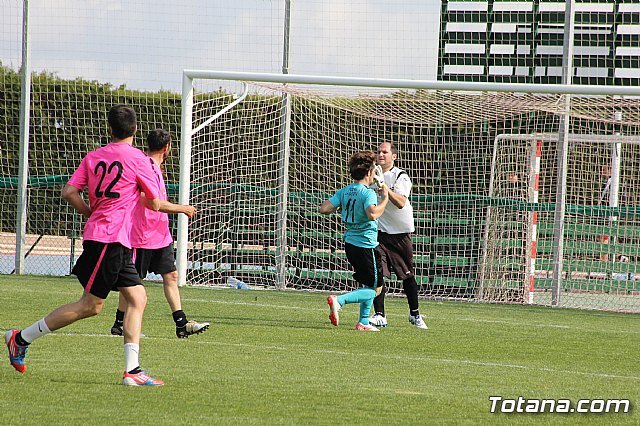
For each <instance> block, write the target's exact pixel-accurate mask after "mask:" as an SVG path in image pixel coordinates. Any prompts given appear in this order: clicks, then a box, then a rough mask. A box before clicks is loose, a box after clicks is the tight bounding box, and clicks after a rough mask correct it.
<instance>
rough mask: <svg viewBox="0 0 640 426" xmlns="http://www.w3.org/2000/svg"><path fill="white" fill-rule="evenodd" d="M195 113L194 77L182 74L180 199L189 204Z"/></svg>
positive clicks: (181, 258) (184, 242) (183, 256)
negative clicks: (193, 116)
mask: <svg viewBox="0 0 640 426" xmlns="http://www.w3.org/2000/svg"><path fill="white" fill-rule="evenodd" d="M192 113H193V79H192V78H190V77H188V76H187V75H186V74H184V75H183V76H182V117H181V121H182V124H181V126H180V184H179V193H178V199H179V201H178V202H179V203H180V204H189V198H190V195H191V182H190V181H191V133H192V123H191V115H192ZM188 225H189V224H188V218H187V216H185V215H183V214H180V215H178V241H177V248H176V268H177V269H178V285H179V286H183V285H185V284H186V283H187V250H188V242H189V229H188Z"/></svg>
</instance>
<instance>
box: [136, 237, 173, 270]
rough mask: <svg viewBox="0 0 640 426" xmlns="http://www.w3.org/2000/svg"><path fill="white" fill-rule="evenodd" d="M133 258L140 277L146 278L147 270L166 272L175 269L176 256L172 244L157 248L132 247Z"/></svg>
mask: <svg viewBox="0 0 640 426" xmlns="http://www.w3.org/2000/svg"><path fill="white" fill-rule="evenodd" d="M133 259H134V262H135V264H136V270H137V271H138V275H139V276H140V278H142V279H144V278H146V276H147V274H148V273H149V272H153V273H154V274H159V275H162V274H166V273H169V272H173V271H175V270H176V257H175V255H174V254H173V244H169V245H168V246H166V247H163V248H159V249H144V248H137V249H134V252H133Z"/></svg>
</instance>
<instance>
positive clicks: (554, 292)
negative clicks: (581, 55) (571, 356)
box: [551, 0, 575, 306]
mask: <svg viewBox="0 0 640 426" xmlns="http://www.w3.org/2000/svg"><path fill="white" fill-rule="evenodd" d="M574 5H575V0H568V1H567V3H566V7H565V12H564V45H563V49H562V50H563V59H562V74H563V75H562V84H563V85H567V86H568V85H571V77H572V75H573V36H574V28H573V27H574V24H575V15H574V13H573V11H574ZM570 120H571V95H569V94H565V95H564V115H563V116H562V117H561V119H560V125H559V129H558V167H557V170H558V183H557V186H556V210H555V216H554V220H553V223H554V230H555V232H554V234H553V283H552V285H551V305H552V306H558V305H559V304H560V289H561V288H562V262H563V256H564V253H563V250H564V216H565V201H566V198H567V162H568V154H569V129H570V126H569V125H570Z"/></svg>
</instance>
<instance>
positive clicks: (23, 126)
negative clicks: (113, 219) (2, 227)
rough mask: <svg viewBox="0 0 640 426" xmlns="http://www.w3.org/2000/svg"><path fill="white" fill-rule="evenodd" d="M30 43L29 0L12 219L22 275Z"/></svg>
mask: <svg viewBox="0 0 640 426" xmlns="http://www.w3.org/2000/svg"><path fill="white" fill-rule="evenodd" d="M30 59H31V43H30V34H29V0H24V3H23V9H22V70H21V71H22V83H21V87H20V90H21V92H20V93H21V95H20V154H19V165H18V212H17V221H16V257H15V271H16V274H24V260H25V246H26V233H27V201H28V192H27V191H28V188H27V182H28V179H29V119H30V116H31V68H30V64H29V63H30Z"/></svg>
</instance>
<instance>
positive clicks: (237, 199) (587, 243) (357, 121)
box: [178, 75, 640, 312]
mask: <svg viewBox="0 0 640 426" xmlns="http://www.w3.org/2000/svg"><path fill="white" fill-rule="evenodd" d="M197 77H198V78H193V80H192V79H191V78H185V81H187V82H188V84H186V85H185V92H184V93H183V127H182V133H183V134H182V140H181V156H182V158H181V185H180V186H181V188H180V191H181V193H180V198H181V202H190V203H191V204H192V205H194V206H195V207H196V208H197V209H198V214H197V215H196V216H195V217H194V218H193V219H192V220H191V221H189V223H188V227H187V226H185V225H186V220H184V221H183V222H182V224H181V225H180V224H179V228H180V230H179V233H178V235H179V241H178V243H179V247H178V259H179V260H178V263H179V268H181V269H182V271H184V272H185V273H184V274H182V276H183V277H184V279H185V280H186V281H187V282H189V283H190V284H195V285H226V283H227V281H228V279H229V277H235V278H237V279H241V280H243V281H245V282H247V283H248V284H249V285H250V286H255V287H277V288H296V289H309V290H333V291H335V290H347V289H350V288H352V287H353V286H354V285H355V282H354V281H353V279H352V277H351V273H352V272H351V268H350V266H349V265H348V263H347V261H346V258H345V255H344V252H343V247H342V233H343V228H342V224H341V223H340V220H339V217H338V216H337V215H335V216H329V217H327V216H321V215H320V214H319V213H318V206H319V205H320V203H321V202H322V201H324V200H325V199H327V198H328V197H329V196H331V195H332V194H333V193H334V192H335V191H336V190H337V189H338V188H340V187H342V186H344V185H346V184H348V183H349V181H350V180H349V177H348V173H347V166H346V164H347V160H348V158H349V156H350V155H351V154H352V153H353V152H354V151H356V150H362V149H371V150H374V151H375V150H376V149H377V147H378V145H379V144H380V143H382V142H393V143H394V144H395V145H396V146H397V147H398V150H399V155H398V160H397V165H398V166H399V167H401V168H402V169H405V170H406V171H407V173H408V174H409V176H410V177H411V179H412V181H413V190H412V195H411V202H412V205H413V208H414V212H415V221H416V232H415V234H414V235H413V243H414V253H415V256H414V258H415V264H416V272H417V275H418V277H417V278H418V283H419V284H420V295H421V296H423V297H432V298H447V299H461V300H480V301H490V302H504V303H534V304H552V305H560V306H572V307H579V308H589V309H607V310H620V311H635V312H637V311H640V285H639V284H638V281H636V280H635V278H636V275H635V274H636V271H638V273H640V267H639V266H640V264H638V263H636V262H640V249H638V248H637V247H640V246H639V245H638V242H640V241H637V239H640V226H639V225H640V224H639V223H638V219H637V217H638V213H640V211H636V208H637V207H636V206H638V205H639V204H640V184H639V183H638V182H640V179H639V178H640V176H638V173H639V172H638V170H640V167H638V166H640V164H638V162H640V152H639V150H640V147H639V146H638V145H637V144H636V142H637V141H636V138H637V136H638V130H639V129H638V126H637V123H638V122H639V120H638V119H639V118H640V117H639V110H638V106H639V105H640V101H638V100H637V99H635V98H632V99H625V98H622V97H619V98H612V97H607V96H577V95H574V96H573V97H572V102H571V110H570V111H569V113H568V115H567V114H566V111H564V110H563V107H562V106H563V105H564V103H563V102H562V101H563V96H564V95H553V94H525V93H509V92H505V93H503V92H486V91H485V92H466V91H453V90H448V91H444V90H423V89H420V88H410V87H406V85H399V86H398V87H386V88H379V87H378V88H376V87H366V85H363V84H362V82H358V85H348V84H346V85H344V84H343V85H330V84H326V83H324V84H307V83H308V81H305V82H304V83H305V84H293V83H287V84H281V83H278V82H253V83H241V82H240V81H230V80H229V79H226V80H225V81H221V80H220V79H210V78H200V77H201V76H200V75H198V76H197ZM275 81H277V80H275ZM192 83H193V84H192ZM375 85H376V83H375V81H373V80H372V83H371V86H375ZM417 87H419V86H417ZM562 117H569V120H570V125H569V128H570V134H569V135H568V136H567V138H566V143H567V144H568V150H569V155H568V162H567V165H566V168H567V175H566V176H567V185H566V188H565V191H566V194H565V211H566V213H565V215H564V217H563V218H561V220H562V222H561V223H562V228H563V230H564V232H563V234H562V243H563V244H557V243H555V242H554V239H555V238H556V236H557V235H560V234H558V233H556V230H557V229H558V227H559V223H558V222H557V219H556V216H557V215H556V212H555V210H556V203H557V200H556V196H557V191H558V187H557V183H558V177H559V176H561V171H560V170H559V169H558V166H559V165H558V163H557V161H556V158H557V156H558V147H559V146H560V143H561V139H562V138H561V137H559V136H558V129H559V123H560V121H561V118H562ZM616 155H617V157H616ZM613 181H615V182H613ZM607 185H608V186H607ZM557 253H561V255H560V259H561V260H563V261H564V262H563V265H562V268H563V269H562V270H561V271H560V273H559V276H560V277H559V278H557V277H554V271H553V264H554V261H555V262H556V263H557V259H556V258H555V256H558V255H557ZM639 277H640V275H639ZM388 285H389V288H390V290H391V292H396V293H401V292H402V290H401V283H399V282H396V280H395V277H393V278H392V279H391V280H390V281H388ZM554 286H555V287H554Z"/></svg>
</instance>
